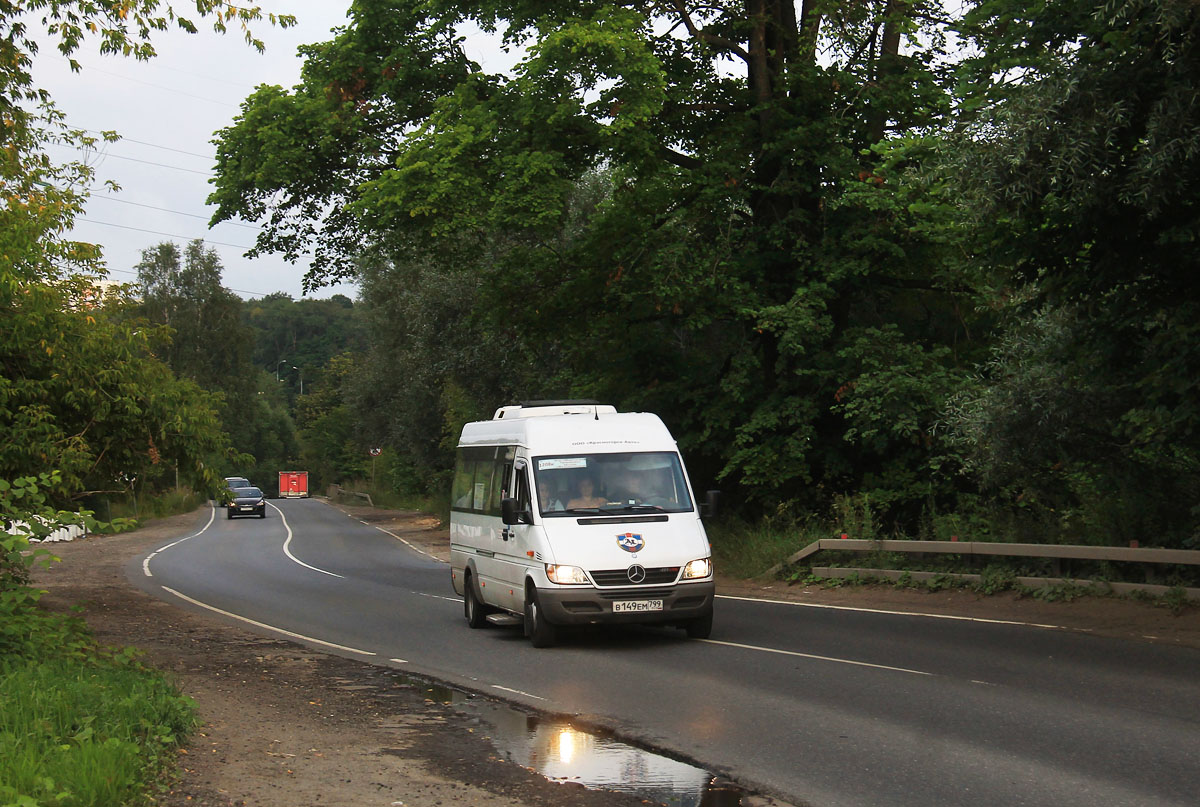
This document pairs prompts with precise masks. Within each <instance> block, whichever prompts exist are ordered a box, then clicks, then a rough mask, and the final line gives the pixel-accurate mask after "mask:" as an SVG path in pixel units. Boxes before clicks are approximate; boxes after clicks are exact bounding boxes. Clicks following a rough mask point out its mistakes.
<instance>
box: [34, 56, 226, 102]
mask: <svg viewBox="0 0 1200 807" xmlns="http://www.w3.org/2000/svg"><path fill="white" fill-rule="evenodd" d="M55 58H57V59H58V60H59V61H61V62H69V60H67V59H63V58H61V57H55ZM79 66H80V68H81V69H84V70H90V71H92V72H94V73H103V74H104V75H106V76H112V77H114V78H119V79H121V80H122V81H129V82H132V83H134V84H142V85H144V86H146V87H154V88H155V89H158V90H165V91H166V92H169V93H172V94H174V95H182V96H185V97H187V98H195V99H196V100H198V101H206V102H207V103H210V104H219V105H220V106H228V107H233V108H234V109H237V108H238V106H239V105H238V104H231V103H229V102H228V101H218V100H216V99H215V98H205V97H204V96H203V95H194V94H192V93H190V92H183V91H182V90H176V89H173V88H171V87H167V86H166V85H163V84H155V83H154V82H151V81H142V80H141V79H137V78H130V77H129V76H123V75H121V74H120V73H114V72H112V71H111V70H105V69H103V68H100V67H85V66H84V65H83V64H82V63H80V64H79Z"/></svg>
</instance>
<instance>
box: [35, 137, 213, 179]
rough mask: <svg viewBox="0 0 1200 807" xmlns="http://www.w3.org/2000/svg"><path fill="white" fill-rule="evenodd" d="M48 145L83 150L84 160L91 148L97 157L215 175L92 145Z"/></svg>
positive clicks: (208, 175)
mask: <svg viewBox="0 0 1200 807" xmlns="http://www.w3.org/2000/svg"><path fill="white" fill-rule="evenodd" d="M50 145H53V146H58V147H59V148H68V149H71V150H73V151H82V152H85V153H84V155H83V159H84V160H86V159H87V158H88V155H87V154H86V152H87V151H88V150H92V151H94V152H95V153H96V154H97V156H99V157H112V158H113V159H114V160H127V161H129V162H133V163H141V164H142V165H153V166H156V167H158V168H170V169H171V170H173V171H183V172H184V173H188V174H199V175H200V176H205V177H211V176H216V174H215V173H214V172H212V171H201V170H199V169H196V168H183V167H182V166H178V165H168V164H167V163H156V162H154V161H153V160H139V159H138V158H137V157H123V156H122V155H120V154H111V153H109V152H108V151H107V150H105V149H98V148H95V147H94V146H83V147H80V146H73V145H71V144H68V143H51V144H50Z"/></svg>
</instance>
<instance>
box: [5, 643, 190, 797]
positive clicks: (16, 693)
mask: <svg viewBox="0 0 1200 807" xmlns="http://www.w3.org/2000/svg"><path fill="white" fill-rule="evenodd" d="M195 725H196V718H195V716H194V704H193V703H192V702H191V701H190V700H189V699H188V698H186V697H184V696H182V695H180V694H179V692H178V690H177V689H176V688H175V687H174V686H172V685H171V684H169V683H168V682H167V681H166V680H165V679H164V678H163V677H162V676H161V675H160V674H158V673H153V672H151V671H150V670H148V669H146V668H144V667H142V666H141V665H138V664H136V663H134V662H132V661H131V656H129V655H121V654H116V655H110V656H106V657H101V658H100V659H98V660H96V661H93V662H83V663H81V662H80V661H77V660H71V659H66V658H57V659H26V658H20V657H5V658H4V660H3V661H0V783H2V784H0V800H3V801H4V803H5V804H19V803H30V804H64V805H66V804H71V805H97V807H99V805H111V804H130V805H133V804H143V803H146V804H148V803H150V800H151V793H150V791H149V784H150V783H151V782H153V781H154V778H155V777H156V776H157V775H158V773H159V771H160V769H162V768H164V767H166V766H168V765H169V764H171V763H172V762H173V760H172V759H171V756H170V754H169V751H170V750H171V749H172V748H174V747H175V746H176V745H177V744H178V743H179V742H180V740H181V739H182V737H183V736H185V735H186V734H187V733H188V732H190V731H191V730H192V729H193V728H194V727H195ZM25 800H29V801H25Z"/></svg>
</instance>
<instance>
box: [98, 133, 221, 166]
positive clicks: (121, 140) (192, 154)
mask: <svg viewBox="0 0 1200 807" xmlns="http://www.w3.org/2000/svg"><path fill="white" fill-rule="evenodd" d="M83 131H85V132H90V133H92V134H98V135H103V134H104V132H103V131H102V130H100V129H84V130H83ZM117 136H118V139H117V140H116V141H115V142H116V143H137V144H138V145H139V146H149V147H150V148H152V149H162V150H163V151H173V152H175V153H176V154H186V155H187V156H189V157H199V158H200V159H202V160H211V159H213V155H211V154H197V153H196V152H194V151H184V150H183V149H177V148H171V147H170V146H160V145H158V144H157V143H147V142H146V141H145V140H134V139H133V138H132V137H126V136H125V135H123V134H121V133H120V132H117ZM109 145H113V143H112V142H110V143H109Z"/></svg>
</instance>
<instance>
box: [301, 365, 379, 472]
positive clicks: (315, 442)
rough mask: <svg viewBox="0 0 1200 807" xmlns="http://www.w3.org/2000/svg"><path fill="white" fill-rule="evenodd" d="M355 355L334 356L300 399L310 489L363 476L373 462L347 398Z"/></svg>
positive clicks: (302, 452)
mask: <svg viewBox="0 0 1200 807" xmlns="http://www.w3.org/2000/svg"><path fill="white" fill-rule="evenodd" d="M353 370H354V358H353V357H352V356H351V355H349V354H346V355H342V356H334V357H333V358H332V359H330V361H329V364H328V365H327V366H326V367H325V368H324V370H323V372H322V373H321V379H322V380H321V383H320V384H319V385H317V386H315V387H313V388H311V389H310V391H308V392H307V393H306V394H305V395H304V396H303V397H302V398H300V399H299V400H298V402H297V406H296V422H297V426H298V428H299V432H300V435H299V436H300V446H301V457H302V462H303V464H304V466H305V470H307V471H308V472H309V477H308V485H309V490H310V491H316V490H320V489H321V488H324V487H325V486H326V485H329V484H333V483H340V482H345V481H347V480H350V479H362V478H363V477H364V476H365V471H366V468H367V466H368V465H369V464H370V456H369V454H368V448H369V446H368V445H367V444H366V441H365V440H363V439H362V438H361V437H360V436H359V433H358V428H357V426H358V420H357V418H356V417H355V415H354V413H353V410H352V408H351V406H350V403H349V401H348V400H347V397H346V393H347V385H348V384H349V383H350V378H351V373H352V372H353Z"/></svg>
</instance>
